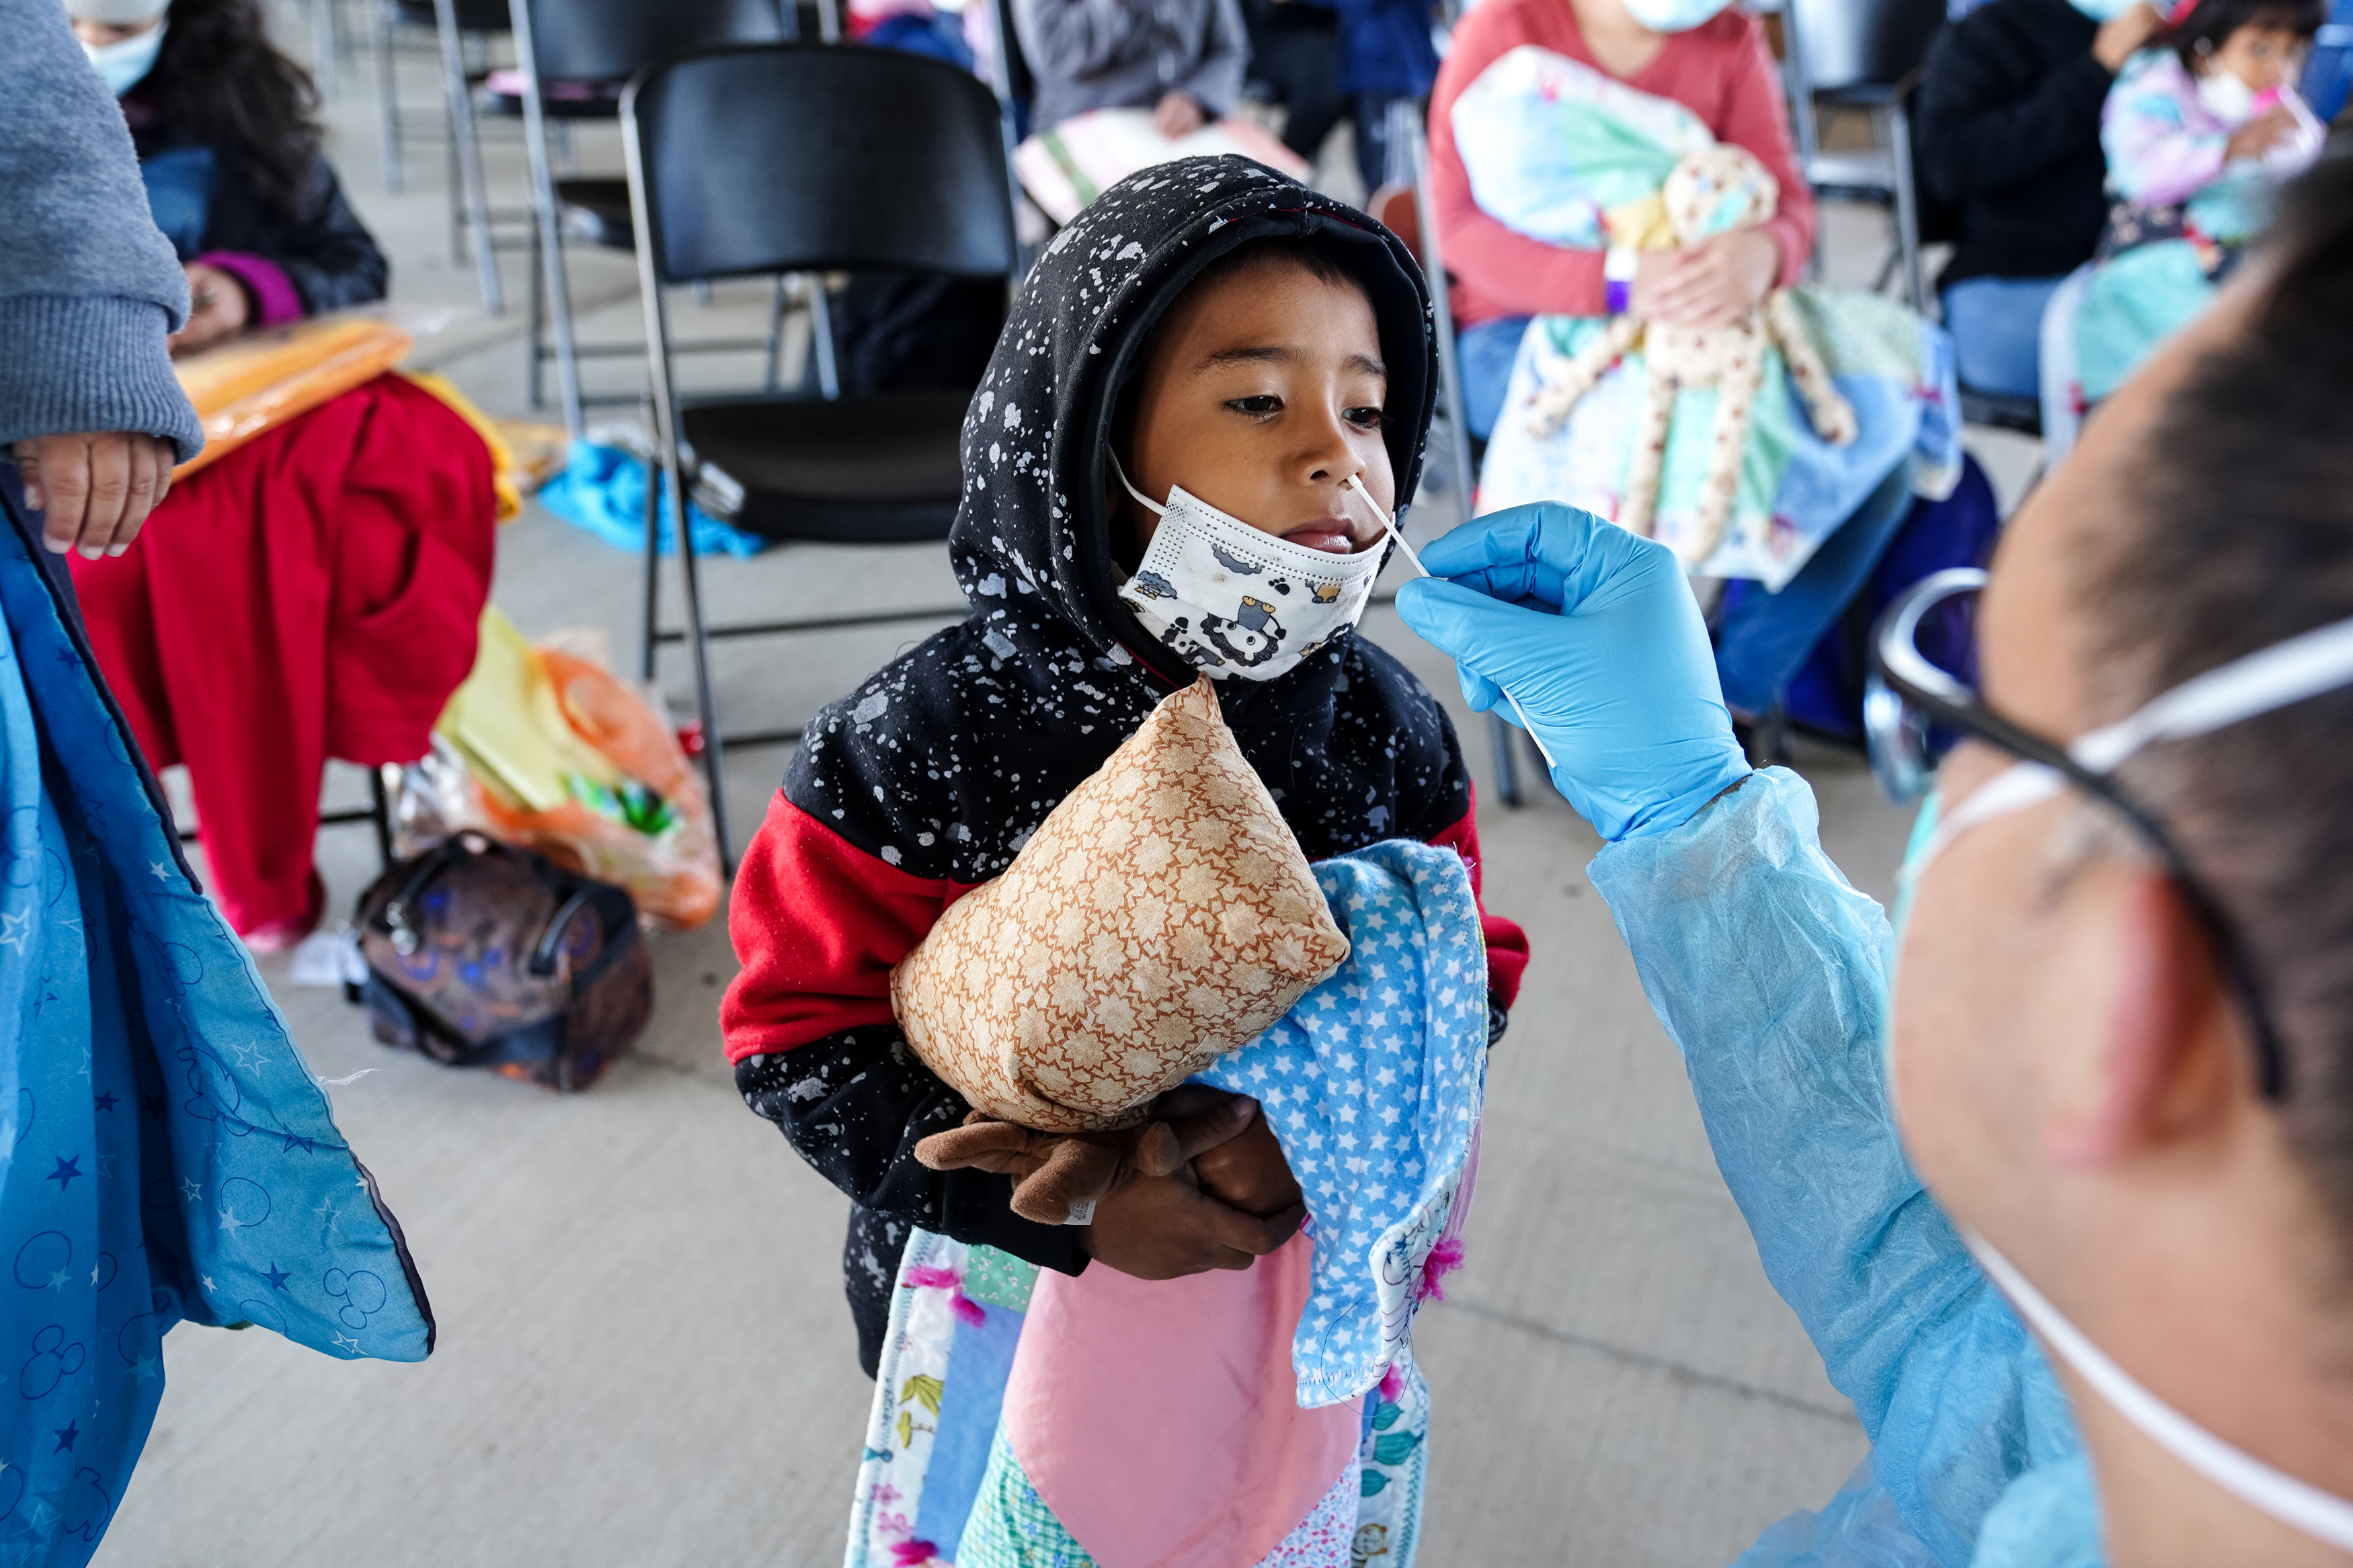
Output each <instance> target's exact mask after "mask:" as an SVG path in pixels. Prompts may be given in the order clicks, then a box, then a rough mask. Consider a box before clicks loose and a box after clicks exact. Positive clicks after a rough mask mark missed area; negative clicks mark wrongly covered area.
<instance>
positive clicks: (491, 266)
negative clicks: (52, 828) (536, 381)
mask: <svg viewBox="0 0 2353 1568" xmlns="http://www.w3.org/2000/svg"><path fill="white" fill-rule="evenodd" d="M433 16H434V21H435V24H436V26H435V27H434V31H435V32H437V33H438V34H439V35H440V36H441V90H442V96H443V97H445V98H446V99H448V106H449V142H450V149H451V152H452V153H454V154H455V160H456V163H457V165H458V184H459V188H460V189H462V190H463V192H464V193H465V203H466V223H467V226H468V227H469V228H470V229H471V230H472V231H473V232H472V236H471V237H472V239H473V242H474V267H475V270H476V271H477V272H479V273H480V276H481V285H482V309H483V310H486V311H488V312H489V313H490V314H491V315H493V316H500V315H504V314H505V313H506V300H505V298H504V296H503V295H502V294H501V291H500V289H499V258H498V256H497V255H496V253H495V252H493V251H492V250H491V197H490V190H489V186H488V182H487V181H485V180H484V178H483V176H482V150H481V147H480V144H479V143H478V142H476V140H475V137H474V105H473V100H472V98H471V96H470V89H469V88H468V86H467V83H466V58H465V46H464V42H463V40H462V39H461V38H460V37H459V32H458V4H457V0H433Z"/></svg>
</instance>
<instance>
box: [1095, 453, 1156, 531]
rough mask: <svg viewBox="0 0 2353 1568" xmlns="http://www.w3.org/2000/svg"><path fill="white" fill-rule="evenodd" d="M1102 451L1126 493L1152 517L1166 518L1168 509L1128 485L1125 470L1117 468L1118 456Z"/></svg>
mask: <svg viewBox="0 0 2353 1568" xmlns="http://www.w3.org/2000/svg"><path fill="white" fill-rule="evenodd" d="M1103 451H1104V453H1105V454H1106V455H1107V456H1109V457H1110V458H1111V471H1112V472H1113V473H1114V474H1117V475H1118V476H1119V482H1120V483H1121V484H1122V485H1124V486H1126V489H1127V493H1128V494H1130V495H1132V496H1134V498H1135V499H1136V500H1137V501H1139V502H1140V503H1142V505H1143V507H1144V509H1145V510H1146V511H1149V512H1150V513H1151V514H1152V515H1153V516H1155V517H1166V516H1167V515H1168V509H1167V508H1166V507H1165V506H1163V505H1161V504H1160V503H1159V502H1158V501H1156V500H1153V499H1152V498H1151V497H1150V496H1148V495H1145V493H1144V492H1143V491H1142V490H1140V489H1136V488H1135V487H1134V485H1131V484H1128V482H1127V470H1126V469H1125V468H1121V467H1120V466H1119V454H1118V453H1117V452H1113V451H1112V449H1111V448H1110V447H1104V448H1103Z"/></svg>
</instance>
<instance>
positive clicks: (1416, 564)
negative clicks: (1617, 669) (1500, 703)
mask: <svg viewBox="0 0 2353 1568" xmlns="http://www.w3.org/2000/svg"><path fill="white" fill-rule="evenodd" d="M1348 487H1349V488H1350V489H1353V490H1355V491H1356V493H1357V494H1358V495H1360V496H1362V497H1363V498H1364V500H1365V504H1366V506H1368V507H1370V508H1372V509H1373V515H1374V516H1375V517H1377V518H1378V519H1380V522H1381V527H1382V529H1383V530H1384V531H1387V532H1388V536H1389V538H1390V540H1391V541H1393V542H1395V543H1396V545H1397V547H1398V551H1399V552H1400V553H1402V554H1403V555H1404V556H1405V558H1406V563H1407V564H1409V565H1410V566H1411V567H1412V568H1413V569H1414V571H1415V572H1417V573H1419V574H1420V575H1422V576H1424V577H1427V576H1430V568H1429V567H1427V566H1424V565H1423V564H1422V563H1421V557H1420V556H1419V555H1417V554H1416V553H1414V548H1413V546H1412V545H1410V544H1408V543H1407V542H1405V535H1404V534H1403V533H1401V532H1399V531H1398V525H1397V519H1395V518H1393V517H1391V516H1390V515H1389V514H1388V512H1387V511H1386V510H1383V509H1382V507H1381V503H1380V502H1378V501H1377V500H1374V499H1373V493H1372V491H1370V490H1368V489H1366V488H1365V481H1364V479H1362V478H1361V477H1359V476H1358V475H1356V474H1350V475H1349V476H1348ZM1504 700H1505V701H1506V702H1509V703H1510V704H1511V705H1512V711H1513V712H1514V713H1516V714H1518V715H1519V716H1520V728H1521V729H1523V730H1525V731H1527V732H1528V739H1529V740H1531V741H1534V742H1535V743H1536V752H1537V754H1538V755H1539V756H1541V757H1543V758H1544V760H1545V766H1546V767H1547V768H1556V767H1558V766H1560V764H1559V763H1556V762H1554V761H1553V760H1552V752H1551V750H1550V749H1549V748H1547V747H1546V745H1545V743H1544V737H1543V736H1542V735H1539V734H1537V733H1536V726H1535V721H1534V720H1532V719H1530V718H1529V717H1528V710H1526V709H1525V708H1523V707H1521V706H1520V700H1519V699H1518V698H1516V697H1514V696H1513V695H1512V694H1511V693H1510V692H1508V691H1506V692H1504Z"/></svg>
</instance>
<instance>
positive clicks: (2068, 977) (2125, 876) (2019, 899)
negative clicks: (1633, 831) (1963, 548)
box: [1894, 295, 2245, 1278]
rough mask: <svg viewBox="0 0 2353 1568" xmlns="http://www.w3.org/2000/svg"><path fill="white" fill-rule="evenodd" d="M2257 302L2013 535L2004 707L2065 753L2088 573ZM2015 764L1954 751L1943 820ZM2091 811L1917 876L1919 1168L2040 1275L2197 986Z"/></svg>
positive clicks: (1985, 673)
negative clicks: (2147, 935) (2155, 1033)
mask: <svg viewBox="0 0 2353 1568" xmlns="http://www.w3.org/2000/svg"><path fill="white" fill-rule="evenodd" d="M2243 298H2244V297H2243V295H2240V296H2235V297H2234V296H2226V297H2225V300H2223V301H2222V302H2221V304H2219V305H2218V306H2217V307H2216V308H2215V309H2213V310H2210V311H2209V312H2208V314H2207V316H2206V317H2205V318H2204V319H2203V320H2202V321H2200V322H2199V323H2198V324H2197V325H2195V326H2193V327H2192V328H2190V329H2189V330H2187V331H2183V332H2182V333H2180V334H2179V335H2178V336H2177V337H2176V338H2175V339H2174V341H2173V342H2172V343H2171V344H2169V345H2168V347H2167V348H2166V349H2164V350H2162V351H2160V353H2158V355H2156V356H2153V357H2152V359H2151V360H2150V362H2149V363H2148V364H2147V366H2146V367H2145V368H2144V369H2143V371H2142V372H2141V373H2140V374H2137V376H2136V377H2135V378H2134V380H2133V381H2132V382H2131V383H2129V384H2127V385H2126V387H2125V388H2124V389H2123V390H2121V391H2120V392H2119V393H2118V394H2117V395H2116V396H2115V397H2114V398H2112V399H2111V400H2110V401H2109V402H2108V403H2107V404H2106V405H2104V406H2103V407H2102V409H2101V410H2100V412H2099V414H2098V415H2097V416H2095V417H2094V418H2093V419H2092V420H2091V421H2090V422H2089V423H2088V424H2087V426H2085V429H2084V440H2083V443H2082V444H2081V445H2080V446H2079V447H2077V448H2076V450H2075V452H2074V454H2073V456H2071V457H2070V458H2068V460H2067V461H2066V462H2065V463H2064V464H2063V465H2062V466H2061V467H2060V468H2058V469H2057V471H2056V472H2054V473H2053V474H2052V476H2051V477H2050V478H2049V479H2046V480H2044V481H2043V483H2042V485H2041V486H2039V487H2038V488H2037V489H2035V491H2034V492H2033V494H2032V495H2031V496H2030V497H2029V498H2028V500H2027V501H2026V502H2025V504H2024V505H2023V506H2021V508H2020V509H2019V511H2018V514H2017V516H2016V517H2015V518H2013V519H2012V520H2011V521H2010V526H2009V529H2008V530H2007V531H2006V532H2005V533H2004V535H2003V537H2002V542H2001V545H2000V550H1999V551H1998V552H1997V553H1996V555H1995V557H1994V562H1993V566H1992V571H1991V580H1990V582H1989V584H1988V585H1987V587H1986V590H1985V592H1984V595H1983V596H1982V598H1981V600H1980V602H1979V605H1978V623H1977V626H1978V658H1979V668H1980V671H1981V679H1982V688H1981V689H1982V691H1983V694H1984V697H1985V700H1986V702H1987V704H1988V706H1989V707H1990V708H1991V709H1993V710H1994V711H1996V712H1998V713H2000V714H2001V715H2003V716H2005V717H2007V718H2009V719H2010V720H2011V721H2014V722H2016V723H2018V724H2020V725H2021V726H2023V727H2024V728H2026V729H2028V730H2031V731H2035V732H2036V733H2038V734H2041V735H2044V736H2047V737H2049V738H2051V739H2052V740H2058V741H2069V740H2073V738H2075V737H2076V736H2078V735H2080V734H2081V733H2083V732H2084V731H2085V730H2086V729H2089V728H2091V727H2092V724H2093V715H2092V714H2091V712H2090V711H2089V710H2088V706H2087V704H2088V698H2089V694H2088V692H2087V690H2086V688H2085V683H2084V678H2083V674H2082V671H2083V669H2084V659H2085V658H2086V655H2087V643H2088V639H2089V633H2088V628H2087V627H2086V626H2085V623H2084V618H2083V614H2082V607H2081V605H2079V604H2078V603H2077V601H2076V592H2077V584H2079V583H2081V582H2082V581H2083V578H2084V571H2085V557H2086V555H2087V553H2089V552H2092V551H2093V550H2094V549H2095V548H2099V547H2101V546H2103V545H2104V544H2105V542H2106V540H2107V538H2108V536H2109V534H2110V533H2111V531H2113V530H2115V529H2116V528H2118V527H2119V526H2122V524H2121V522H2120V518H2121V516H2122V514H2123V509H2124V508H2125V507H2126V506H2128V505H2129V504H2130V503H2129V501H2128V500H2125V499H2123V498H2126V497H2128V496H2129V495H2130V493H2131V491H2130V488H2129V480H2130V475H2131V470H2132V468H2134V466H2135V465H2136V464H2137V462H2138V461H2140V456H2141V447H2140V442H2141V441H2142V439H2143V438H2144V437H2145V434H2146V432H2147V428H2148V426H2149V425H2150V424H2151V422H2152V420H2153V418H2154V417H2155V416H2157V415H2158V413H2160V412H2161V409H2162V403H2163V399H2164V398H2165V396H2166V395H2168V393H2169V391H2170V390H2171V388H2172V387H2173V385H2174V384H2176V383H2178V382H2179V380H2180V379H2181V375H2182V373H2183V371H2184V370H2185V369H2186V368H2187V367H2188V365H2189V363H2191V362H2192V360H2193V359H2194V357H2195V356H2196V355H2197V354H2198V353H2201V352H2203V351H2204V350H2205V349H2206V348H2208V347H2210V346H2211V345H2212V344H2214V343H2215V342H2217V341H2218V340H2219V339H2221V337H2223V336H2224V335H2225V334H2226V333H2228V332H2232V331H2237V330H2238V322H2239V321H2240V320H2241V319H2242V317H2243V316H2244V314H2245V310H2244V309H2243V303H2242V301H2243ZM2099 717H2100V718H2101V719H2102V720H2105V719H2106V718H2110V717H2114V715H2109V714H2105V713H2102V714H2101V715H2099ZM2011 760H2012V759H2011V758H2010V756H2009V755H2008V754H2007V753H2005V752H2000V751H1999V750H1997V749H1996V748H1994V747H1992V746H1989V745H1987V744H1985V743H1983V742H1976V741H1968V742H1963V743H1962V744H1960V745H1959V746H1957V748H1955V750H1954V751H1953V752H1952V754H1951V755H1950V756H1948V757H1947V759H1946V760H1945V763H1944V765H1943V767H1942V769H1941V770H1940V772H1939V773H1938V780H1937V788H1938V793H1939V796H1940V799H1941V801H1942V808H1943V810H1944V812H1945V813H1946V814H1947V816H1949V815H1950V814H1951V812H1952V811H1953V810H1954V809H1955V807H1957V805H1959V804H1960V803H1961V802H1962V801H1964V800H1966V799H1967V798H1968V795H1969V794H1970V792H1971V791H1973V790H1975V789H1976V788H1978V786H1979V785H1980V784H1984V783H1985V782H1986V781H1987V780H1988V779H1989V778H1991V777H1992V776H1993V775H1995V774H1996V773H2000V772H2001V771H2002V769H2004V768H2005V767H2007V766H2009V765H2010V762H2011ZM2094 809H2096V808H2092V807H2087V806H2086V805H2085V804H2084V796H2083V795H2081V794H2080V793H2079V792H2076V791H2073V790H2063V791H2062V792H2060V794H2059V795H2058V796H2057V797H2056V798H2055V799H2052V800H2046V801H2043V802H2041V803H2039V804H2037V805H2032V806H2031V807H2028V808H2026V809H2024V810H2021V811H2015V812H2012V813H2010V814H2008V815H2006V816H1997V817H1994V818H1992V819H1989V820H1988V821H1985V822H1982V823H1980V824H1978V826H1974V827H1971V828H1969V829H1968V830H1967V831H1965V832H1963V833H1962V834H1961V835H1960V836H1959V837H1956V838H1955V839H1953V840H1952V841H1951V843H1950V844H1949V845H1948V846H1947V847H1946V848H1945V850H1944V852H1943V853H1942V854H1940V855H1938V856H1937V857H1936V859H1935V860H1934V861H1933V862H1932V863H1931V864H1930V865H1929V866H1928V867H1927V868H1926V870H1925V872H1924V873H1923V874H1922V875H1921V876H1920V878H1919V880H1918V882H1917V884H1916V886H1915V902H1914V905H1913V909H1912V913H1911V917H1910V919H1909V921H1907V923H1906V926H1905V935H1904V948H1903V952H1902V953H1901V954H1900V955H1899V957H1898V960H1897V964H1896V972H1895V978H1896V989H1895V997H1894V1008H1895V1014H1894V1018H1895V1021H1894V1030H1895V1036H1894V1078H1895V1095H1896V1110H1897V1116H1898V1121H1899V1122H1900V1125H1901V1127H1902V1130H1903V1132H1904V1137H1905V1145H1906V1148H1907V1151H1908V1152H1909V1153H1910V1154H1911V1157H1912V1160H1913V1163H1914V1165H1915V1168H1916V1169H1917V1170H1918V1171H1919V1173H1920V1174H1921V1176H1922V1178H1923V1179H1924V1180H1925V1181H1926V1183H1927V1184H1928V1186H1929V1188H1930V1190H1931V1191H1932V1192H1934V1193H1935V1194H1936V1197H1937V1200H1938V1202H1939V1203H1940V1204H1942V1205H1944V1206H1945V1208H1946V1209H1947V1212H1949V1213H1951V1214H1952V1215H1954V1216H1955V1217H1956V1218H1957V1219H1960V1220H1962V1221H1964V1222H1966V1223H1968V1224H1970V1225H1973V1226H1976V1227H1977V1228H1978V1229H1979V1230H1980V1231H1983V1232H1984V1233H1985V1234H1986V1235H1988V1236H1989V1237H1992V1238H1993V1240H1994V1242H1995V1244H1996V1245H1997V1246H2000V1247H2003V1248H2004V1249H2005V1250H2008V1251H2010V1252H2011V1255H2012V1256H2013V1257H2014V1258H2018V1259H2019V1263H2020V1267H2021V1268H2025V1269H2026V1271H2027V1273H2028V1275H2029V1277H2030V1278H2031V1277H2034V1275H2035V1267H2034V1266H2033V1265H2032V1264H2030V1263H2029V1262H2027V1261H2026V1257H2025V1256H2023V1255H2029V1254H2031V1253H2032V1252H2033V1250H2034V1247H2033V1245H2032V1239H2031V1238H2032V1237H2035V1236H2036V1235H2038V1234H2041V1233H2043V1232H2049V1233H2051V1234H2054V1235H2055V1234H2061V1233H2063V1228H2064V1223H2065V1222H2064V1220H2063V1217H2062V1216H2060V1215H2055V1214H2054V1213H2053V1212H2052V1209H2053V1207H2054V1206H2055V1200H2054V1198H2053V1193H2054V1191H2055V1186H2054V1178H2056V1177H2057V1176H2058V1175H2059V1174H2060V1173H2064V1172H2066V1171H2068V1170H2071V1169H2075V1168H2080V1167H2081V1166H2082V1165H2083V1164H2084V1162H2085V1161H2087V1160H2089V1159H2090V1158H2092V1156H2091V1155H2090V1154H2088V1153H2086V1152H2085V1151H2086V1150H2088V1149H2090V1148H2091V1147H2092V1146H2093V1143H2094V1142H2096V1139H2097V1135H2098V1127H2099V1123H2100V1120H2101V1118H2102V1116H2103V1115H2105V1114H2107V1112H2106V1111H2105V1110H2103V1108H2104V1107H2112V1106H2113V1105H2114V1104H2115V1103H2116V1084H2115V1081H2114V1079H2113V1076H2112V1066H2113V1058H2114V1052H2113V1051H2112V1050H2111V1048H2110V1043H2111V1042H2112V1041H2113V1040H2114V1039H2116V1037H2118V1033H2117V1032H2118V1030H2119V1029H2126V1030H2129V1029H2130V1028H2132V1027H2137V1020H2136V1016H2135V1015H2134V1009H2137V1008H2147V1007H2150V1006H2157V1005H2163V1003H2164V1001H2165V999H2166V998H2167V997H2168V996H2169V995H2171V994H2173V992H2174V989H2175V986H2174V982H2175V981H2176V980H2178V978H2179V977H2178V976H2170V977H2169V976H2167V975H2159V974H2152V973H2147V968H2148V962H2147V943H2146V942H2143V941H2141V940H2140V936H2139V933H2140V932H2141V931H2143V930H2144V927H2145V922H2144V923H2139V924H2137V923H2136V922H2137V921H2143V915H2144V913H2145V910H2146V906H2147V900H2148V897H2149V894H2148V892H2147V886H2148V884H2149V882H2150V881H2151V876H2150V874H2149V873H2148V872H2147V868H2146V867H2143V866H2137V865H2134V864H2132V863H2130V860H2129V858H2126V857H2116V856H2107V855H2099V854H2087V853H2083V852H2082V851H2081V847H2080V846H2081V842H2082V840H2081V836H2082V835H2083V833H2084V831H2085V830H2086V829H2087V827H2088V826H2092V825H2090V824H2088V823H2087V822H2086V821H2084V820H2083V819H2082V817H2081V814H2084V813H2086V812H2088V811H2091V810H2094ZM2071 816H2074V817H2076V818H2077V819H2076V820H2073V821H2071V820H2070V819H2071ZM2152 999H2155V1000H2152Z"/></svg>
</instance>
